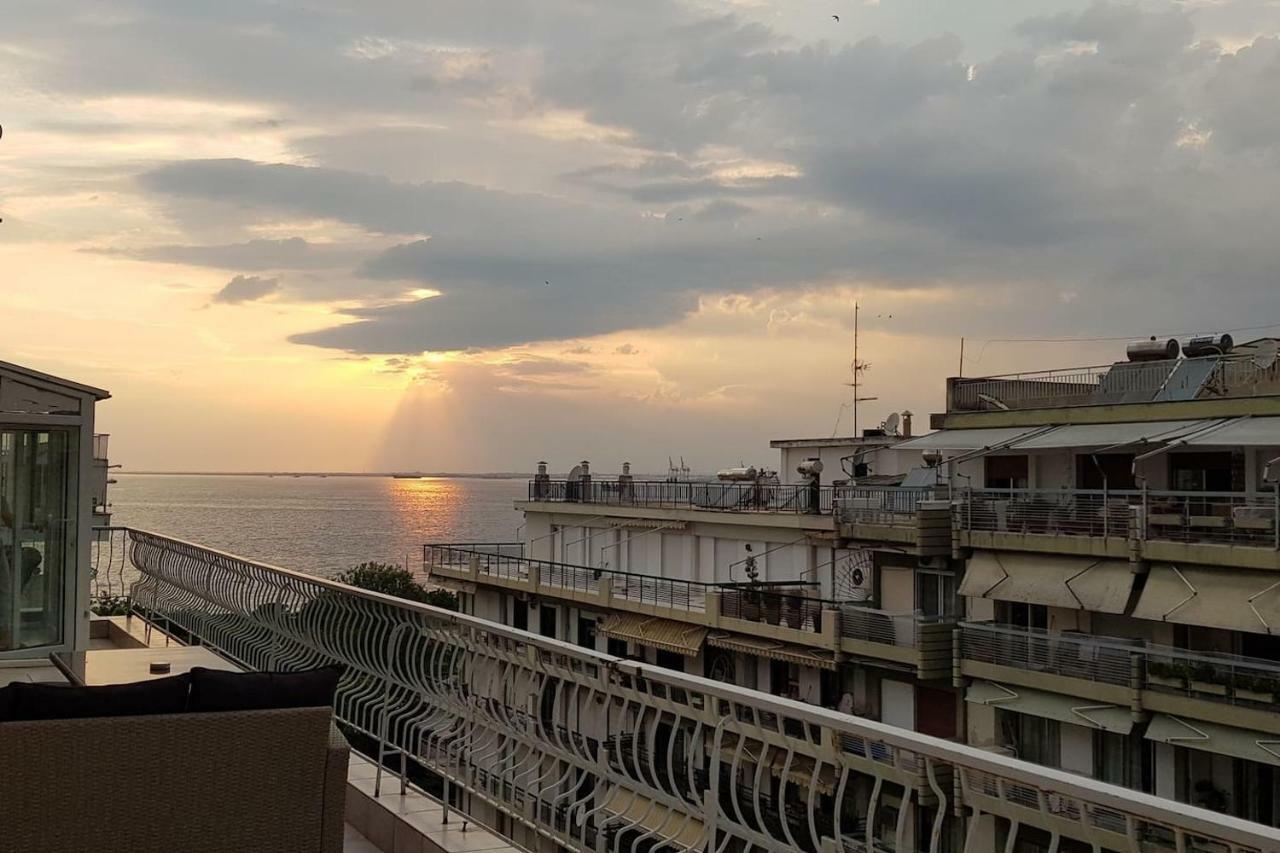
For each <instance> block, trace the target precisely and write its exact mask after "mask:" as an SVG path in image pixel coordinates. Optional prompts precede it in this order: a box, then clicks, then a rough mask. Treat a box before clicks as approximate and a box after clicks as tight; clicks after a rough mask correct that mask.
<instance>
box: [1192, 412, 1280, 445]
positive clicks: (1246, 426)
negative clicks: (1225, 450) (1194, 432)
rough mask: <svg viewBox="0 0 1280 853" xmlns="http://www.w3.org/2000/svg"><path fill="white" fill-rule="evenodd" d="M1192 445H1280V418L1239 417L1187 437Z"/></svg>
mask: <svg viewBox="0 0 1280 853" xmlns="http://www.w3.org/2000/svg"><path fill="white" fill-rule="evenodd" d="M1187 445H1188V446H1191V447H1206V446H1213V445H1217V446H1220V447H1221V446H1229V447H1280V418H1239V419H1237V420H1236V421H1235V422H1234V423H1230V424H1227V425H1226V426H1224V427H1222V428H1221V429H1215V430H1212V431H1210V432H1208V433H1206V434H1205V435H1204V436H1203V437H1201V436H1194V437H1192V438H1189V439H1187Z"/></svg>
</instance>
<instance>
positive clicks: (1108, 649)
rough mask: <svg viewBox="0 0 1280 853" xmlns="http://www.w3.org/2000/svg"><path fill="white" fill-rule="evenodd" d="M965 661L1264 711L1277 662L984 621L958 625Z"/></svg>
mask: <svg viewBox="0 0 1280 853" xmlns="http://www.w3.org/2000/svg"><path fill="white" fill-rule="evenodd" d="M960 629H961V633H960V638H961V639H960V656H961V657H962V658H963V659H964V660H968V661H977V662H980V663H986V664H992V665H995V666H1011V667H1016V668H1018V669H1025V670H1030V671H1033V672H1044V673H1050V674H1053V675H1061V676H1066V677H1068V678H1080V679H1085V680H1088V681H1095V682H1100V683H1105V684H1115V685H1121V686H1131V687H1134V688H1136V689H1145V690H1155V691H1159V692H1162V693H1176V694H1180V695H1184V696H1188V697H1193V698H1198V699H1208V700H1212V701H1216V702H1227V703H1230V704H1233V705H1245V706H1253V707H1265V708H1267V709H1271V708H1273V707H1274V703H1275V702H1276V701H1277V700H1278V699H1280V662H1276V661H1269V660H1263V659H1260V658H1250V657H1243V656H1241V655H1232V654H1222V653H1215V652H1197V651H1191V650H1188V649H1178V648H1173V647H1171V646H1161V645H1156V644H1154V643H1147V642H1143V641H1141V640H1127V639H1123V638H1119V637H1092V636H1088V635H1083V634H1052V633H1049V632H1047V631H1043V630H1034V629H1027V628H1015V627H1008V626H1002V625H995V624H991V623H985V622H965V623H962V624H961V626H960Z"/></svg>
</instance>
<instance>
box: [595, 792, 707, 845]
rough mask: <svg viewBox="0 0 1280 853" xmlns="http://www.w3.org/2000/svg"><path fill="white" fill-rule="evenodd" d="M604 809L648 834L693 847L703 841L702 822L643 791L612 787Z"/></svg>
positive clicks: (704, 828) (703, 829) (704, 833)
mask: <svg viewBox="0 0 1280 853" xmlns="http://www.w3.org/2000/svg"><path fill="white" fill-rule="evenodd" d="M604 810H605V811H607V812H609V813H610V814H613V815H614V816H616V817H618V818H620V819H621V820H622V821H623V822H625V823H627V824H628V825H630V826H633V827H635V828H636V829H638V830H640V831H642V832H653V833H654V834H655V835H654V836H652V837H657V838H660V839H661V840H663V841H670V842H672V843H674V844H678V845H680V846H681V847H685V848H688V849H690V850H696V849H698V848H699V847H701V846H702V845H703V843H705V841H706V837H705V836H706V826H705V825H704V824H703V822H702V821H700V820H698V819H697V818H696V817H692V816H691V815H687V814H684V813H683V812H679V811H675V810H674V809H671V808H669V807H667V806H664V805H662V804H661V803H655V802H654V801H653V800H651V799H649V798H648V797H646V796H644V795H643V794H636V793H633V792H631V791H628V790H627V789H625V788H614V789H613V790H611V791H609V792H608V793H607V794H605V799H604Z"/></svg>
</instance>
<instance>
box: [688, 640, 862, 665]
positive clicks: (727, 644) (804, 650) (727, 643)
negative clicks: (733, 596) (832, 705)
mask: <svg viewBox="0 0 1280 853" xmlns="http://www.w3.org/2000/svg"><path fill="white" fill-rule="evenodd" d="M707 645H708V646H715V647H716V648H719V649H728V650H730V651H734V652H742V653H743V654H748V655H756V656H757V657H762V658H772V659H773V660H781V661H786V662H787V663H794V664H799V665H800V666H816V667H818V668H819V669H835V668H836V657H835V653H834V652H830V651H826V650H824V649H811V648H809V647H807V646H798V645H796V644H794V643H784V642H781V641H779V640H769V639H765V638H763V637H748V636H746V635H743V634H727V633H717V634H711V635H710V636H708V637H707Z"/></svg>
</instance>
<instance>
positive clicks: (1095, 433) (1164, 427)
mask: <svg viewBox="0 0 1280 853" xmlns="http://www.w3.org/2000/svg"><path fill="white" fill-rule="evenodd" d="M1216 422H1217V421H1215V420H1200V421H1148V422H1146V423H1120V424H1069V425H1066V426H1059V427H1055V428H1054V429H1051V430H1049V431H1048V432H1043V433H1040V434H1039V435H1033V436H1031V437H1029V438H1026V439H1022V440H1021V441H1018V442H1017V443H1016V444H1014V445H1013V447H1011V448H1010V449H1011V450H1063V449H1068V448H1072V447H1114V446H1117V445H1120V446H1128V445H1132V446H1134V447H1139V446H1141V445H1143V444H1163V443H1165V442H1168V441H1174V440H1176V439H1178V438H1181V437H1182V436H1184V435H1187V434H1188V433H1191V432H1194V431H1196V430H1199V429H1205V428H1208V427H1210V426H1212V425H1213V424H1214V423H1216Z"/></svg>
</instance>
